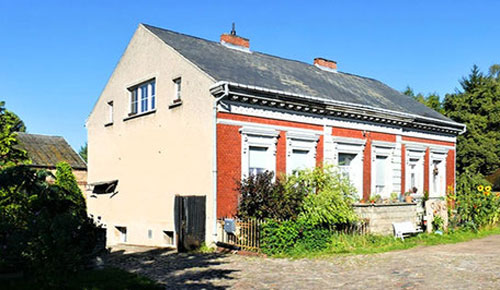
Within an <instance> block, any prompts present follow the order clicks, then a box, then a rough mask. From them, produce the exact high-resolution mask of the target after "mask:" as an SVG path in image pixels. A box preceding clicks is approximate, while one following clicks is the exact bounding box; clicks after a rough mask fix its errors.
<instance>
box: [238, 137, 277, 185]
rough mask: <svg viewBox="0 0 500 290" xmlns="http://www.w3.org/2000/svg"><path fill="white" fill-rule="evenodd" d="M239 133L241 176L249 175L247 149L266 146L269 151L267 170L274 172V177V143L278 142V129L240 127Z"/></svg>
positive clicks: (243, 177)
mask: <svg viewBox="0 0 500 290" xmlns="http://www.w3.org/2000/svg"><path fill="white" fill-rule="evenodd" d="M240 134H241V178H242V179H245V178H246V177H248V175H249V172H248V171H249V170H248V169H249V168H248V166H249V149H250V147H251V146H254V147H266V148H268V149H267V150H268V151H269V152H270V158H271V160H270V162H269V167H270V168H269V170H270V171H272V172H274V173H275V176H274V177H276V144H277V142H278V136H279V134H280V132H279V131H277V130H273V129H267V128H259V127H242V128H241V129H240Z"/></svg>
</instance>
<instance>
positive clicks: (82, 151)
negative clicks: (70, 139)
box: [78, 142, 88, 162]
mask: <svg viewBox="0 0 500 290" xmlns="http://www.w3.org/2000/svg"><path fill="white" fill-rule="evenodd" d="M87 148H88V144H87V142H85V145H83V146H81V147H80V150H79V151H78V154H80V156H81V157H82V159H83V160H84V161H85V162H87Z"/></svg>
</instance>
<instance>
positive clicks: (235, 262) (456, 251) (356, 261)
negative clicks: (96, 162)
mask: <svg viewBox="0 0 500 290" xmlns="http://www.w3.org/2000/svg"><path fill="white" fill-rule="evenodd" d="M107 263H108V264H109V265H113V266H118V267H120V268H123V269H126V270H128V271H131V272H136V273H140V274H142V275H145V276H148V277H150V278H152V279H154V280H157V281H159V282H161V283H163V284H165V286H166V287H167V289H226V288H233V289H332V288H343V289H345V288H348V289H360V288H370V289H386V288H401V289H471V288H473V289H478V288H481V289H500V235H497V236H490V237H487V238H484V239H480V240H474V241H470V242H466V243H460V244H454V245H440V246H432V247H420V248H415V249H410V250H405V251H398V252H390V253H383V254H376V255H356V256H333V257H330V258H326V259H320V260H308V259H301V260H286V259H270V258H260V257H243V256H238V255H220V254H198V255H187V254H177V253H173V252H168V251H165V250H147V249H142V252H138V248H131V247H126V248H115V249H114V251H113V252H112V254H111V255H110V256H109V257H108V258H107Z"/></svg>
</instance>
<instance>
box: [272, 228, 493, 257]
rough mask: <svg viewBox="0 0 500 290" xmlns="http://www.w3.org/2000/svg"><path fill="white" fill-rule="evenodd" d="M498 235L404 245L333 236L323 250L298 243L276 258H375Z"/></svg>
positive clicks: (417, 239) (420, 238)
mask: <svg viewBox="0 0 500 290" xmlns="http://www.w3.org/2000/svg"><path fill="white" fill-rule="evenodd" d="M498 234H500V227H490V228H485V229H481V230H479V231H477V232H473V231H464V230H461V231H455V232H450V233H445V234H443V235H439V234H435V233H431V234H427V233H423V234H419V235H417V236H414V237H410V238H406V239H405V240H404V241H402V240H401V239H395V238H394V237H393V236H380V235H364V236H362V235H347V234H335V235H333V236H332V238H331V241H330V243H329V244H328V247H327V248H326V249H323V250H319V251H310V250H307V249H306V248H305V247H303V246H302V245H300V243H299V244H297V245H296V246H295V247H294V248H293V249H291V250H290V251H288V252H287V253H283V254H278V255H276V256H277V257H287V258H317V257H326V256H332V255H342V254H343V255H345V254H376V253H383V252H389V251H396V250H406V249H410V248H414V247H417V246H432V245H440V244H454V243H459V242H466V241H470V240H473V239H478V238H483V237H486V236H489V235H498Z"/></svg>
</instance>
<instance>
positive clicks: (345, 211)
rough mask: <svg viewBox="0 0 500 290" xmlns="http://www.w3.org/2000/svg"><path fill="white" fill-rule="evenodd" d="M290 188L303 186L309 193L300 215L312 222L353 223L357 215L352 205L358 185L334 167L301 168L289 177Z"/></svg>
mask: <svg viewBox="0 0 500 290" xmlns="http://www.w3.org/2000/svg"><path fill="white" fill-rule="evenodd" d="M288 183H289V184H288V188H297V187H299V188H300V187H303V188H305V190H306V192H307V193H308V194H307V196H306V197H305V199H304V203H303V208H302V212H301V213H300V217H301V218H303V219H305V220H307V221H308V222H309V223H311V224H312V225H313V226H325V227H327V228H329V227H332V226H340V225H345V224H350V223H353V222H355V221H356V220H357V216H356V214H355V212H354V209H353V208H352V204H353V203H354V201H355V197H354V192H355V189H354V188H353V186H352V185H351V183H350V182H349V179H347V178H345V177H344V176H342V175H341V174H338V173H336V172H334V171H333V167H328V166H327V167H324V168H322V167H317V168H315V169H314V170H305V171H301V172H299V174H298V175H297V176H296V177H291V178H290V179H289V181H288Z"/></svg>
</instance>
